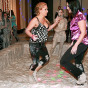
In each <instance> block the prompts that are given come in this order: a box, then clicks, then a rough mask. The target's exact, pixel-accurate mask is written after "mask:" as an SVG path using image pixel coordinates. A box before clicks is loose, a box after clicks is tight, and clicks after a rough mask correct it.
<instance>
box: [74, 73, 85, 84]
mask: <svg viewBox="0 0 88 88" xmlns="http://www.w3.org/2000/svg"><path fill="white" fill-rule="evenodd" d="M86 81H87V80H86V75H85V73H84V72H83V73H82V74H81V75H80V76H79V78H78V81H77V82H76V84H77V85H84V84H85V83H86Z"/></svg>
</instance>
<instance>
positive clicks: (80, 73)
mask: <svg viewBox="0 0 88 88" xmlns="http://www.w3.org/2000/svg"><path fill="white" fill-rule="evenodd" d="M66 2H67V10H68V11H69V13H72V14H73V15H74V17H73V19H72V21H71V23H70V30H71V39H72V43H71V47H70V48H69V49H68V50H67V51H66V52H65V54H64V55H63V56H62V58H61V61H60V64H61V65H62V66H63V67H65V68H66V69H67V70H68V71H69V73H72V74H73V75H74V76H75V77H76V78H77V82H76V84H78V85H83V84H85V83H86V81H87V80H86V74H85V72H84V68H83V65H82V60H83V56H84V53H85V51H86V50H87V48H88V37H87V29H86V17H85V16H84V15H83V13H82V12H81V8H80V3H79V1H78V0H67V1H66ZM73 59H75V60H76V62H77V64H78V66H77V65H74V64H72V62H71V61H72V60H73ZM79 65H80V66H79Z"/></svg>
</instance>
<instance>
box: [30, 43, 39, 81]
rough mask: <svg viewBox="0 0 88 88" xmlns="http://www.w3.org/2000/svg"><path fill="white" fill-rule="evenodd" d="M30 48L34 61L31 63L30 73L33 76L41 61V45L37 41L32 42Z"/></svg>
mask: <svg viewBox="0 0 88 88" xmlns="http://www.w3.org/2000/svg"><path fill="white" fill-rule="evenodd" d="M29 49H30V53H31V57H32V61H33V63H32V64H31V65H30V71H29V75H30V76H32V75H33V73H34V71H35V69H36V68H37V66H38V62H39V53H38V52H39V46H38V44H36V43H35V44H33V43H32V44H29ZM30 81H32V79H31V77H30ZM35 81H36V80H35Z"/></svg>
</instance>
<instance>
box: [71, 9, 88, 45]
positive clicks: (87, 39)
mask: <svg viewBox="0 0 88 88" xmlns="http://www.w3.org/2000/svg"><path fill="white" fill-rule="evenodd" d="M81 20H85V21H86V17H85V16H84V15H83V13H82V12H80V11H78V12H77V14H76V16H75V17H74V18H73V19H72V21H71V23H70V30H71V39H72V41H74V40H78V38H79V36H80V34H81V31H80V29H79V26H78V22H79V21H81ZM86 26H87V25H86ZM82 43H84V44H85V45H88V36H87V28H86V35H85V36H84V38H83V40H82Z"/></svg>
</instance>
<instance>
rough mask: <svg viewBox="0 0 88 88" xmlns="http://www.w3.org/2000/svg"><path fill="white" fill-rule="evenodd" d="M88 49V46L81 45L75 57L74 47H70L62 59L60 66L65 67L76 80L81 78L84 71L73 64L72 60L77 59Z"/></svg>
mask: <svg viewBox="0 0 88 88" xmlns="http://www.w3.org/2000/svg"><path fill="white" fill-rule="evenodd" d="M87 47H88V46H86V45H84V44H82V43H81V44H80V45H79V46H78V49H77V53H76V54H74V55H72V54H71V49H72V47H70V48H69V49H68V50H67V51H66V52H65V54H64V55H63V56H62V58H61V61H60V64H61V65H62V66H63V67H65V68H66V69H67V70H68V71H69V72H71V73H72V74H73V75H74V76H75V77H76V78H79V76H80V75H81V74H82V70H80V69H79V68H77V67H76V66H75V65H74V64H72V63H71V60H72V59H75V57H77V56H79V55H80V54H81V53H82V52H84V51H85V50H86V49H87Z"/></svg>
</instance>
